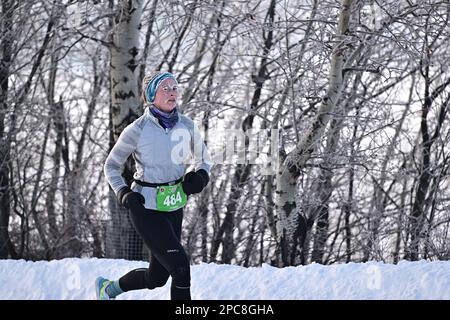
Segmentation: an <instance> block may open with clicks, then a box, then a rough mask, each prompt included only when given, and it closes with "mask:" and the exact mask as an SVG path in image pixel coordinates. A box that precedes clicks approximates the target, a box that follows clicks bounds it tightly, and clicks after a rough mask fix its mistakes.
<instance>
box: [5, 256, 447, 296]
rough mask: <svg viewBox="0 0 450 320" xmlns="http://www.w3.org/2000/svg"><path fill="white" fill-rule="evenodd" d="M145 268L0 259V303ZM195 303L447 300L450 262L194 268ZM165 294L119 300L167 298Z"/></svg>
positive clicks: (88, 287) (75, 288)
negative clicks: (231, 301)
mask: <svg viewBox="0 0 450 320" xmlns="http://www.w3.org/2000/svg"><path fill="white" fill-rule="evenodd" d="M147 266H148V263H146V262H138V261H126V260H112V259H63V260H53V261H38V262H31V261H24V260H0V283H1V286H0V299H50V300H57V299H95V292H94V280H95V278H96V277H97V276H99V275H102V276H104V277H106V278H109V279H117V278H119V277H120V276H121V275H123V274H125V273H126V272H128V271H129V270H131V269H134V268H142V267H147ZM191 276H192V298H193V299H195V300H206V299H212V300H216V299H222V300H242V299H247V300H254V299H257V300H259V299H267V300H279V299H282V300H297V299H358V300H360V299H450V262H448V261H438V262H426V261H419V262H400V263H399V264H398V265H391V264H384V263H379V262H369V263H349V264H342V265H331V266H323V265H319V264H312V265H308V266H300V267H288V268H281V269H280V268H275V267H271V266H269V265H263V266H262V267H257V268H243V267H239V266H232V265H218V264H213V263H211V264H205V263H203V264H200V265H195V266H192V269H191ZM169 287H170V280H169V281H168V283H167V284H166V285H165V286H164V287H163V288H158V289H155V290H151V291H150V290H139V291H134V292H127V293H125V294H123V295H121V296H119V297H118V300H119V299H169V296H170V293H169V290H170V288H169Z"/></svg>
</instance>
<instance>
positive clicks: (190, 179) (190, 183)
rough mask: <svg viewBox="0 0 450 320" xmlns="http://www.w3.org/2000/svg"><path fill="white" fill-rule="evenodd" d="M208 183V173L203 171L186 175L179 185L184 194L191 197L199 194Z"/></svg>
mask: <svg viewBox="0 0 450 320" xmlns="http://www.w3.org/2000/svg"><path fill="white" fill-rule="evenodd" d="M208 182H209V176H208V173H207V172H206V171H205V170H204V169H200V170H198V171H196V172H194V171H191V172H188V173H186V175H185V176H184V179H183V182H182V183H181V185H182V187H183V191H184V193H186V195H191V194H194V193H199V192H201V191H202V190H203V189H204V188H205V187H206V185H207V184H208Z"/></svg>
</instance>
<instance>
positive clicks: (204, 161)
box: [191, 123, 213, 176]
mask: <svg viewBox="0 0 450 320" xmlns="http://www.w3.org/2000/svg"><path fill="white" fill-rule="evenodd" d="M192 136H193V139H192V145H191V147H192V155H193V160H194V165H195V171H198V170H200V169H203V170H205V171H206V172H207V173H208V176H209V175H210V174H211V168H212V166H213V162H212V160H211V156H210V154H209V152H208V148H207V147H206V144H205V142H204V140H203V138H202V136H201V134H200V130H199V129H198V127H197V125H196V124H195V123H194V125H193V133H192Z"/></svg>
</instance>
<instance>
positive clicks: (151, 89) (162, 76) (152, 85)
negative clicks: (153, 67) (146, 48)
mask: <svg viewBox="0 0 450 320" xmlns="http://www.w3.org/2000/svg"><path fill="white" fill-rule="evenodd" d="M169 78H171V79H173V80H175V82H177V79H176V78H175V76H174V75H173V74H172V73H170V72H161V73H158V74H156V75H155V76H153V77H152V78H151V79H150V80H149V82H148V84H147V86H146V88H145V98H146V99H147V102H149V103H152V102H153V100H154V99H155V95H156V90H158V87H159V85H160V84H161V82H163V81H164V80H166V79H169ZM177 84H178V82H177Z"/></svg>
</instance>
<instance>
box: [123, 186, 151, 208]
mask: <svg viewBox="0 0 450 320" xmlns="http://www.w3.org/2000/svg"><path fill="white" fill-rule="evenodd" d="M117 197H118V198H119V202H120V203H121V204H122V205H123V206H124V207H125V208H127V209H133V208H136V207H138V206H143V205H144V203H145V198H144V196H143V195H142V194H140V193H139V192H134V191H133V190H131V189H130V188H129V187H123V188H122V189H120V190H119V192H118V193H117Z"/></svg>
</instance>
